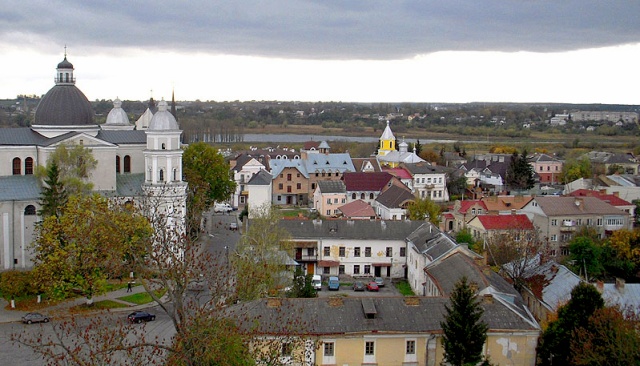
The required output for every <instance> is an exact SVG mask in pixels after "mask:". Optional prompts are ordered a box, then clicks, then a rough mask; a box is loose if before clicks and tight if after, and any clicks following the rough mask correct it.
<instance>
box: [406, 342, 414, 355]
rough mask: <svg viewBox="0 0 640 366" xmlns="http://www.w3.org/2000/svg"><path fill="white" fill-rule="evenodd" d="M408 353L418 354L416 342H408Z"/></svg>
mask: <svg viewBox="0 0 640 366" xmlns="http://www.w3.org/2000/svg"><path fill="white" fill-rule="evenodd" d="M406 353H407V354H408V355H414V354H415V353H416V341H407V347H406Z"/></svg>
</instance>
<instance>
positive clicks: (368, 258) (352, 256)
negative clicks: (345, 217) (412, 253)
mask: <svg viewBox="0 0 640 366" xmlns="http://www.w3.org/2000/svg"><path fill="white" fill-rule="evenodd" d="M318 245H319V246H320V248H319V249H320V250H319V254H320V255H319V257H320V258H319V259H320V261H337V262H339V263H340V264H339V265H338V266H337V267H336V266H332V267H322V268H319V269H318V271H319V272H318V273H320V274H324V275H339V274H345V275H349V276H353V277H374V276H376V277H378V276H381V277H389V278H400V277H402V276H403V275H404V269H403V265H404V264H405V261H406V252H405V250H406V243H405V242H404V240H403V239H397V240H355V239H331V238H324V239H322V240H320V241H319V242H318ZM341 268H342V269H341ZM342 270H344V272H342V273H341V271H342ZM327 271H328V273H327Z"/></svg>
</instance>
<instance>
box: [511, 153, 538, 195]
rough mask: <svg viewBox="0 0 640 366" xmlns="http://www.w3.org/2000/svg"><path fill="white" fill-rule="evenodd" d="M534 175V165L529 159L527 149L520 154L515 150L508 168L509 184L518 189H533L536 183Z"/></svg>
mask: <svg viewBox="0 0 640 366" xmlns="http://www.w3.org/2000/svg"><path fill="white" fill-rule="evenodd" d="M533 175H534V172H533V167H532V166H531V165H530V164H529V161H528V160H527V150H523V151H522V154H520V155H518V152H517V151H515V152H514V153H513V155H512V156H511V162H510V163H509V167H508V168H507V177H506V183H507V186H509V187H511V188H512V189H517V190H526V189H531V188H532V187H533V185H534V184H535V180H534V178H533Z"/></svg>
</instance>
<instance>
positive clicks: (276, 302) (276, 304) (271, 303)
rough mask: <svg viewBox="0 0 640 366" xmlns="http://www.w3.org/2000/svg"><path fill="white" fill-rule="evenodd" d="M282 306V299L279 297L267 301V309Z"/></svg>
mask: <svg viewBox="0 0 640 366" xmlns="http://www.w3.org/2000/svg"><path fill="white" fill-rule="evenodd" d="M280 305H282V299H281V298H279V297H270V298H268V299H267V307H268V308H279V307H280Z"/></svg>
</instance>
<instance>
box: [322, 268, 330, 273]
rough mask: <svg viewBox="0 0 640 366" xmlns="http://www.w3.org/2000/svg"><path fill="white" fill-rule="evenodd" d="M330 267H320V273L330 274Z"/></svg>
mask: <svg viewBox="0 0 640 366" xmlns="http://www.w3.org/2000/svg"><path fill="white" fill-rule="evenodd" d="M330 270H331V267H322V274H330V273H331V272H330Z"/></svg>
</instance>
